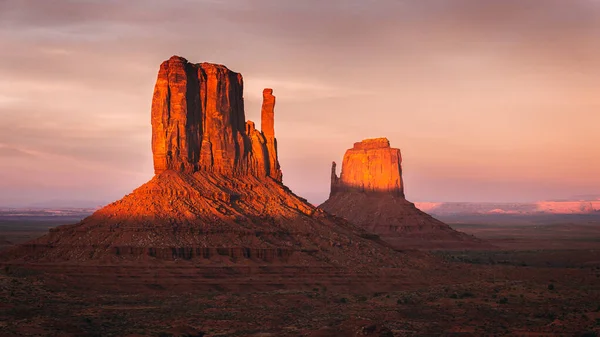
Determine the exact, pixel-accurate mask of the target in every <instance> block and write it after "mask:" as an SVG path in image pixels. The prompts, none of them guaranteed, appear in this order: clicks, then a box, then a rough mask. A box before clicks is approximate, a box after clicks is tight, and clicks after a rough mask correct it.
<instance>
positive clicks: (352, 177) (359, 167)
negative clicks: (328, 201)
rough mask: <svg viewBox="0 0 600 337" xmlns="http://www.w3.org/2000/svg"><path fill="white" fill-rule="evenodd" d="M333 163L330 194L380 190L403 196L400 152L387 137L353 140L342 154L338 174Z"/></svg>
mask: <svg viewBox="0 0 600 337" xmlns="http://www.w3.org/2000/svg"><path fill="white" fill-rule="evenodd" d="M335 166H336V164H335V162H334V163H333V166H332V176H331V195H334V194H335V193H338V192H344V191H351V190H355V191H359V192H383V193H390V194H393V195H396V196H399V197H404V184H403V183H402V156H401V154H400V150H399V149H394V148H391V147H390V142H389V140H387V138H375V139H365V140H363V141H362V142H358V143H354V147H353V148H351V149H348V150H347V151H346V154H345V155H344V161H343V163H342V172H341V175H340V177H339V178H338V177H337V175H336V172H335Z"/></svg>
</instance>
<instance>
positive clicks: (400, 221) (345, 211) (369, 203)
mask: <svg viewBox="0 0 600 337" xmlns="http://www.w3.org/2000/svg"><path fill="white" fill-rule="evenodd" d="M319 207H320V208H322V209H323V210H325V211H327V212H329V213H331V214H334V215H337V216H339V217H342V218H345V219H347V220H348V221H351V222H353V223H355V224H357V225H359V226H361V227H363V228H365V229H367V230H368V231H370V232H373V233H376V234H379V235H380V236H381V238H382V239H383V240H384V241H387V242H388V243H390V244H391V245H392V246H394V247H395V248H399V249H403V248H459V247H460V248H466V247H469V246H470V247H477V246H483V244H482V242H481V241H480V240H477V239H476V238H474V237H472V236H469V235H466V234H464V233H460V232H457V231H455V230H453V229H452V228H450V226H448V225H446V224H445V223H443V222H441V221H439V220H437V219H435V218H433V217H432V216H430V215H429V214H426V213H424V212H422V211H421V210H419V209H418V208H416V207H415V205H414V204H413V203H411V202H409V201H407V200H406V199H405V197H404V183H403V181H402V156H401V154H400V150H399V149H395V148H392V147H390V142H389V141H388V140H387V139H386V138H375V139H365V140H363V141H362V142H358V143H354V147H353V148H351V149H349V150H347V151H346V153H345V154H344V160H343V163H342V172H341V174H340V177H338V176H337V173H336V163H335V162H334V163H333V164H332V168H331V193H330V196H329V199H328V200H327V201H325V202H324V203H323V204H321V205H320V206H319Z"/></svg>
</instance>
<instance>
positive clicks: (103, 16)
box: [0, 0, 600, 207]
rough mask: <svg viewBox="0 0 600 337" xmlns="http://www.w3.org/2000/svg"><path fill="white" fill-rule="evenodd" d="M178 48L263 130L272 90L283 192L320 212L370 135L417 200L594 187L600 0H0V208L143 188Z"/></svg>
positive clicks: (516, 197)
mask: <svg viewBox="0 0 600 337" xmlns="http://www.w3.org/2000/svg"><path fill="white" fill-rule="evenodd" d="M172 55H180V56H184V57H186V58H187V59H188V60H190V61H192V62H214V63H221V64H225V65H226V66H228V67H229V68H230V69H232V70H234V71H236V72H240V73H242V75H243V76H244V83H245V93H244V97H245V102H246V116H247V118H248V119H250V120H254V121H255V122H258V121H259V119H260V104H261V101H260V99H261V94H262V89H263V88H265V87H272V88H273V89H274V94H275V96H276V97H277V105H276V108H275V111H276V112H275V113H276V115H275V123H276V124H275V132H276V137H277V139H278V146H279V157H280V163H281V166H282V170H283V174H284V183H285V184H286V185H287V186H289V187H290V188H291V189H292V190H293V191H294V192H295V193H296V194H298V195H300V196H303V197H305V198H307V199H308V200H309V201H311V202H312V203H315V204H318V203H320V202H322V201H324V200H325V199H326V198H327V197H328V194H329V179H330V168H331V162H332V161H334V160H335V161H336V162H338V163H341V159H342V157H343V154H344V151H345V150H346V149H348V148H351V147H352V144H353V143H354V142H357V141H360V140H362V139H365V138H373V137H387V138H388V139H389V140H390V142H391V144H392V146H393V147H397V148H400V149H401V151H402V156H403V173H404V183H405V192H406V196H407V198H408V199H409V200H411V201H438V202H439V201H475V202H486V201H487V202H509V201H514V202H527V201H535V200H548V199H560V198H568V197H569V196H572V195H587V194H599V193H600V132H599V131H598V130H599V129H600V1H598V0H561V1H558V0H545V1H539V0H503V1H483V0H478V1H475V0H419V1H408V0H407V1H401V0H380V1H378V0H329V1H322V0H318V1H317V0H303V1H282V0H247V1H242V0H239V1H235V0H227V1H218V0H206V1H192V0H179V1H162V0H160V1H159V0H129V1H120V0H78V1H77V0H56V1H43V0H38V1H33V0H0V206H32V205H34V206H35V205H44V206H77V207H81V206H98V205H102V204H105V203H108V202H111V201H114V200H117V199H119V198H121V197H122V196H124V195H125V194H127V193H129V192H130V191H132V190H133V189H134V188H136V187H137V186H139V185H141V184H143V183H144V182H146V181H148V180H149V179H150V178H151V177H152V175H153V169H152V153H151V149H150V137H151V127H150V105H151V98H152V92H153V87H154V83H155V81H156V75H157V72H158V68H159V65H160V63H161V62H162V61H163V60H166V59H168V58H169V57H170V56H172ZM338 167H339V166H338ZM338 173H339V172H338Z"/></svg>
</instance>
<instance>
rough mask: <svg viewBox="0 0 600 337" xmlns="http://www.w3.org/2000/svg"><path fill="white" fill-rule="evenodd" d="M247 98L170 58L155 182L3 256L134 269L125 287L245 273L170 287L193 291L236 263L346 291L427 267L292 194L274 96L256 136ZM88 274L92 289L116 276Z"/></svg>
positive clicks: (218, 72) (159, 91)
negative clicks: (352, 284) (360, 280)
mask: <svg viewBox="0 0 600 337" xmlns="http://www.w3.org/2000/svg"><path fill="white" fill-rule="evenodd" d="M242 92H243V81H242V76H241V75H240V74H237V73H235V72H233V71H231V70H229V69H227V68H226V67H225V66H222V65H215V64H209V63H201V64H192V63H189V62H188V61H187V60H186V59H184V58H181V57H176V56H174V57H172V58H171V59H169V60H168V61H165V62H164V63H163V64H162V65H161V66H160V70H159V73H158V79H157V82H156V87H155V90H154V96H153V100H152V118H151V120H152V151H153V154H154V169H155V176H154V177H153V178H152V179H151V180H150V181H149V182H147V183H146V184H144V185H142V186H141V187H139V188H137V189H135V190H134V191H133V192H132V193H131V194H129V195H127V196H125V197H124V198H123V199H121V200H119V201H116V202H114V203H112V204H110V205H108V206H106V207H104V208H102V209H100V210H98V211H96V212H95V213H94V214H92V215H91V216H89V217H87V218H85V219H83V220H82V221H81V222H79V223H77V224H73V225H65V226H60V227H57V228H55V229H52V230H50V232H49V233H48V234H47V235H45V236H43V237H41V238H38V239H36V240H33V241H31V242H28V243H26V244H24V245H22V246H20V247H18V248H16V249H14V250H11V251H8V252H6V253H4V254H3V255H2V257H1V259H3V260H4V261H7V260H8V261H11V263H18V262H19V261H20V262H32V261H34V262H35V263H54V267H53V268H54V269H53V270H54V271H56V270H64V268H67V269H68V268H71V267H68V266H74V267H72V268H75V271H76V273H78V274H77V275H79V276H78V278H79V279H81V278H82V277H83V276H82V270H83V269H82V268H83V267H82V266H94V265H97V264H104V265H106V264H108V265H111V266H115V265H116V266H125V265H127V263H128V262H129V263H130V264H129V265H128V266H129V267H128V268H129V269H119V270H120V271H119V270H116V271H115V270H113V269H110V270H111V271H110V273H113V274H115V275H120V276H122V277H123V278H125V279H126V278H127V277H125V276H123V274H126V275H131V274H132V273H133V274H136V273H142V274H143V275H146V274H152V275H154V276H151V277H152V278H153V281H152V282H158V281H159V280H160V279H161V278H162V276H160V275H162V274H161V272H160V271H161V270H162V271H163V272H164V271H165V270H167V269H164V268H163V269H156V270H154V269H153V270H152V271H151V272H150V271H149V270H147V269H143V268H144V267H143V266H144V265H146V264H156V263H158V262H160V263H170V262H174V263H177V264H175V265H174V266H181V265H180V264H179V263H181V261H189V263H192V264H193V265H194V266H196V267H198V266H205V267H206V266H211V267H215V266H216V267H219V268H222V267H228V266H229V267H231V266H238V269H235V270H229V271H223V270H224V269H219V268H217V269H190V268H187V269H186V268H184V269H183V270H177V272H176V274H178V275H179V274H180V275H181V277H177V278H176V280H175V281H174V280H170V281H169V285H170V286H173V285H174V284H177V283H178V282H184V283H185V282H192V283H194V284H198V283H200V281H199V280H201V279H202V278H203V277H204V276H206V275H210V280H209V281H207V282H216V281H215V277H216V278H217V279H218V283H219V285H220V286H223V285H224V284H225V283H226V281H224V279H221V278H220V277H221V276H223V273H225V274H228V273H229V274H228V275H230V274H235V275H242V274H243V275H245V274H248V273H250V271H249V270H248V269H239V266H256V265H265V264H266V265H269V266H273V265H276V266H279V267H277V268H276V269H265V270H263V272H264V273H266V275H267V277H266V279H265V280H263V281H264V282H267V283H268V282H271V283H276V284H278V282H284V283H285V282H288V283H289V282H293V283H294V282H296V283H300V284H302V283H303V282H305V283H306V282H308V283H310V282H314V280H315V279H318V280H320V281H319V282H327V281H325V280H326V279H327V278H330V277H333V278H337V280H338V282H340V281H339V280H343V282H348V275H350V274H354V273H356V272H359V271H360V272H366V273H380V272H381V271H382V270H383V269H381V267H385V270H386V272H389V271H390V270H399V273H401V274H403V275H405V274H406V269H405V268H411V269H413V270H417V269H419V268H420V267H423V266H424V264H425V265H426V264H427V263H428V262H427V261H430V258H429V257H427V256H426V255H422V256H421V255H419V256H418V257H415V256H414V255H410V256H409V255H406V254H401V253H398V252H395V251H394V250H393V249H392V248H390V247H389V246H388V245H387V244H385V243H384V242H382V241H381V240H379V239H378V238H377V237H376V236H373V235H371V234H369V233H367V232H366V231H365V230H363V229H362V228H360V227H358V226H355V225H353V224H351V223H349V222H347V221H345V220H343V219H340V218H336V217H333V216H331V215H329V214H327V213H325V212H323V211H321V210H320V209H318V208H315V207H314V206H312V205H311V204H309V203H308V202H307V201H306V200H304V199H302V198H299V197H298V196H296V195H295V194H293V193H292V192H291V191H290V190H289V189H288V188H287V187H285V186H284V185H283V184H282V174H281V170H280V168H279V163H278V160H277V147H276V144H277V142H276V140H275V132H274V107H275V97H274V96H273V95H272V90H271V89H265V91H264V92H263V99H264V102H263V106H262V122H261V126H262V130H261V131H258V130H257V129H256V128H255V124H254V123H253V122H251V121H247V122H246V120H245V113H244V101H243V97H242ZM165 261H166V262H165ZM131 262H133V265H131ZM57 263H59V265H60V266H59V267H58V266H56V264H57ZM196 267H195V268H196ZM136 268H137V269H136ZM140 268H142V269H143V270H142V271H140ZM420 269H421V270H423V269H424V268H420ZM69 270H70V269H69ZM90 270H91V271H89V273H90V274H91V275H92V276H89V277H91V278H92V281H91V282H95V283H97V282H101V281H100V280H101V279H103V278H106V277H111V276H110V275H107V274H106V272H101V271H97V270H95V269H90ZM102 270H109V269H102ZM169 270H170V269H169ZM71 272H73V270H71ZM65 273H68V272H67V271H65ZM349 273H350V274H349ZM414 273H416V271H415V272H414ZM414 273H413V274H414ZM86 275H88V274H86ZM136 275H138V276H139V274H136ZM274 275H278V276H274ZM319 275H320V276H319ZM230 276H231V275H230ZM317 276H318V277H317ZM165 277H166V279H169V277H167V276H165ZM368 277H369V278H372V275H370V274H369V276H368ZM282 278H283V279H285V280H282ZM157 279H158V280H157ZM253 279H254V281H256V277H254V278H253ZM129 280H130V281H131V279H129ZM382 280H383V279H382ZM404 280H406V278H404ZM254 281H253V282H254ZM106 282H107V283H109V284H112V283H110V282H109V281H106ZM119 282H121V283H122V282H126V281H124V280H120V281H119ZM132 282H133V281H132ZM135 282H142V281H139V280H136V281H135ZM240 282H242V281H240ZM243 282H249V281H247V280H246V281H243Z"/></svg>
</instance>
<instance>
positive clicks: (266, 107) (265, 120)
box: [260, 88, 282, 182]
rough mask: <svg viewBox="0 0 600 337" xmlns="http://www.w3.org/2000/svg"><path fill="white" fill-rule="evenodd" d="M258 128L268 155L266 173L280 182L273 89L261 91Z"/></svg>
mask: <svg viewBox="0 0 600 337" xmlns="http://www.w3.org/2000/svg"><path fill="white" fill-rule="evenodd" d="M260 128H261V131H262V133H263V135H264V137H265V142H266V146H267V153H268V154H269V158H268V159H269V160H268V168H267V172H268V174H269V176H270V177H271V178H273V179H275V180H277V181H279V182H281V181H282V173H281V168H280V167H279V161H278V159H277V140H276V139H275V96H273V89H269V88H267V89H265V90H263V104H262V110H261V126H260Z"/></svg>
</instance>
